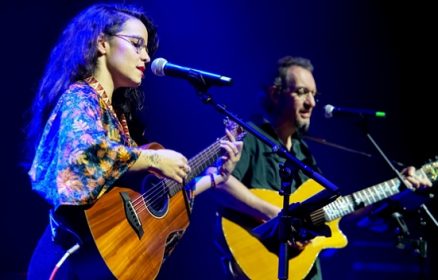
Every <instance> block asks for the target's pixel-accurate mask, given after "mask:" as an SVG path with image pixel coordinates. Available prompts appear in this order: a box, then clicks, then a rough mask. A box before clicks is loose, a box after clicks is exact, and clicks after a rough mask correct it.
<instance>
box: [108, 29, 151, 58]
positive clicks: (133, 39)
mask: <svg viewBox="0 0 438 280" xmlns="http://www.w3.org/2000/svg"><path fill="white" fill-rule="evenodd" d="M111 36H114V37H117V38H120V39H122V40H125V41H127V42H129V43H131V45H132V46H134V48H135V51H136V52H137V53H138V54H140V53H141V50H142V49H145V51H146V53H147V52H148V47H147V46H146V45H145V42H144V39H143V38H141V37H138V36H134V35H124V34H114V35H111Z"/></svg>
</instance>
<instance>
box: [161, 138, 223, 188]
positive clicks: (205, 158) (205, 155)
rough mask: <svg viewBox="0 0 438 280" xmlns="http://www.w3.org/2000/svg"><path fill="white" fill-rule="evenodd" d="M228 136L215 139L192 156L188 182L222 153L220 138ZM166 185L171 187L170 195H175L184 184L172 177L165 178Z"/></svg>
mask: <svg viewBox="0 0 438 280" xmlns="http://www.w3.org/2000/svg"><path fill="white" fill-rule="evenodd" d="M226 139H227V137H226V136H223V137H222V138H220V139H218V140H217V141H215V142H214V143H213V144H211V145H210V146H208V147H207V148H206V149H204V150H203V151H202V152H200V153H199V154H197V155H196V156H194V157H192V158H191V159H190V160H189V166H190V168H191V172H190V174H189V176H188V178H187V180H186V183H188V182H190V181H192V180H193V179H194V178H195V177H197V176H199V174H201V173H202V172H203V171H204V170H205V169H206V168H207V167H209V166H211V165H212V164H213V163H214V162H215V161H216V159H217V157H218V156H219V154H220V150H221V147H220V140H226ZM163 180H164V182H165V184H166V186H168V189H169V195H170V196H174V195H175V194H176V193H178V192H179V191H180V190H181V189H182V188H183V187H184V185H181V184H178V183H177V182H175V181H173V180H170V179H163Z"/></svg>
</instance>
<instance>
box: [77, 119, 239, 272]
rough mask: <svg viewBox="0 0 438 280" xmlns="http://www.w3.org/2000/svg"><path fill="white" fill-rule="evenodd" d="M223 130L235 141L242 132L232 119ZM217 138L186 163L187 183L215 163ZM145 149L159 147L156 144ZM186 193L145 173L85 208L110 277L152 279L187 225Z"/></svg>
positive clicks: (116, 187) (179, 187)
mask: <svg viewBox="0 0 438 280" xmlns="http://www.w3.org/2000/svg"><path fill="white" fill-rule="evenodd" d="M226 126H227V128H228V130H230V132H231V133H232V134H233V135H234V136H235V138H236V139H237V140H241V139H242V138H243V137H244V135H245V133H244V132H242V131H241V129H240V128H239V127H237V126H236V125H235V124H234V123H232V122H231V121H228V123H226ZM221 139H223V140H225V139H227V136H224V137H222V138H221ZM221 139H218V140H217V141H216V142H214V143H213V144H212V145H210V146H209V147H207V148H206V149H204V150H203V151H202V152H200V153H199V154H197V155H196V156H194V157H193V158H191V159H190V160H189V165H190V167H191V172H190V174H189V177H188V179H187V182H190V181H191V180H192V179H193V178H195V177H196V176H198V175H199V174H201V173H202V172H203V171H204V170H205V169H206V168H207V167H209V166H211V165H212V164H213V163H214V162H215V161H216V160H217V158H218V156H219V155H220V152H221V148H220V143H219V140H221ZM149 148H153V149H157V148H162V147H161V146H160V145H159V144H155V145H150V146H149ZM137 190H142V192H141V193H140V192H138V191H137ZM190 195H191V192H190V191H189V190H187V189H186V188H185V187H184V186H183V185H181V184H178V183H177V182H175V181H173V180H170V179H160V178H158V177H156V176H154V175H152V174H148V175H147V176H144V178H142V180H141V182H140V184H139V186H135V187H134V186H114V187H112V188H111V190H110V191H109V192H107V193H105V194H104V195H103V196H102V197H101V198H99V199H98V200H97V201H96V203H95V204H94V205H92V206H91V207H90V208H89V209H87V210H85V216H86V220H87V223H88V226H89V229H90V232H91V235H92V237H93V240H94V242H95V244H96V247H97V249H98V251H99V253H100V255H101V257H102V258H103V260H104V261H105V264H106V265H107V267H108V268H109V270H110V271H111V272H112V274H113V275H114V276H115V277H117V278H118V279H129V280H135V279H154V278H155V277H156V276H157V274H158V272H159V270H160V267H161V264H162V263H163V261H164V260H165V258H166V257H168V256H169V255H170V253H171V251H172V249H173V248H174V247H175V245H176V243H177V242H178V240H179V239H181V237H182V235H183V233H184V231H185V230H186V229H187V227H188V225H189V222H190V212H191V206H190V202H191V201H192V199H193V198H191V197H189V196H190Z"/></svg>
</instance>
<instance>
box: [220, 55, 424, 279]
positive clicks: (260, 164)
mask: <svg viewBox="0 0 438 280" xmlns="http://www.w3.org/2000/svg"><path fill="white" fill-rule="evenodd" d="M312 72H313V66H312V64H311V62H310V61H309V60H308V59H305V58H301V57H291V56H286V57H283V58H281V59H280V60H279V61H278V67H277V73H276V76H275V77H274V79H273V80H272V84H270V85H269V86H268V87H267V88H266V90H265V95H264V102H263V105H264V111H265V112H264V114H263V116H261V117H258V118H256V120H255V121H254V123H255V124H256V126H257V127H258V130H259V131H260V132H261V133H263V134H264V135H265V136H267V137H269V138H271V139H273V140H274V141H275V142H276V143H278V144H280V145H283V146H284V147H285V148H286V149H287V150H288V151H289V152H290V153H292V154H293V155H295V157H297V158H298V159H299V160H301V161H303V162H304V163H305V164H306V165H308V166H310V167H311V168H313V169H315V170H318V168H317V166H316V162H315V159H314V158H313V156H312V154H311V153H310V151H309V148H308V146H307V145H306V143H305V142H304V141H303V139H302V138H301V137H300V136H301V135H302V134H303V133H304V132H306V131H307V130H308V128H309V125H310V118H311V115H312V111H313V109H314V108H315V106H316V98H317V94H318V91H317V86H316V83H315V79H314V77H313V74H312ZM281 162H283V160H282V159H281V158H279V157H278V156H277V155H276V154H275V153H273V152H272V151H271V148H270V147H269V146H267V145H265V144H264V143H263V142H261V141H260V140H258V139H257V138H255V137H254V136H253V135H247V136H246V138H245V140H244V148H243V151H242V156H241V159H240V161H239V162H238V163H237V166H236V168H235V170H234V172H233V173H232V176H231V177H230V178H229V180H228V181H227V182H226V183H225V184H221V185H219V186H218V188H217V190H218V192H219V193H220V194H219V195H217V196H216V197H215V198H217V199H218V203H219V205H220V206H222V207H223V208H224V209H225V210H223V215H229V214H230V210H231V211H234V213H233V214H232V215H231V216H233V217H236V216H237V215H236V213H235V212H236V211H237V212H238V213H243V214H245V215H248V216H250V217H252V218H254V219H255V220H258V221H267V220H269V219H271V218H273V217H276V216H277V215H278V213H279V211H280V208H279V207H278V206H276V205H273V204H271V203H269V202H267V201H265V200H263V199H261V198H259V197H258V196H256V195H254V194H253V193H252V192H251V191H250V189H251V188H262V189H270V190H275V191H278V190H279V188H280V186H281V179H280V176H279V164H280V163H281ZM414 172H415V169H414V168H412V167H410V168H408V169H406V170H405V171H404V174H405V176H406V178H407V180H408V181H409V183H410V184H412V185H413V186H414V187H419V186H422V185H428V186H429V185H431V183H430V182H429V181H428V180H426V179H417V178H415V177H414V176H413V175H414ZM307 179H308V178H307V177H306V176H305V175H304V174H303V173H302V172H301V171H298V172H297V173H296V174H295V177H294V178H293V185H292V192H294V190H296V189H297V188H298V186H300V185H301V184H302V183H304V182H305V181H306V180H307ZM221 211H222V210H221ZM224 242H225V240H224V237H223V235H221V234H220V236H219V237H218V242H217V243H218V245H219V248H220V249H221V251H222V253H223V260H224V265H225V269H226V273H227V275H228V277H229V279H248V277H247V276H245V275H244V273H243V271H242V270H241V269H240V268H239V266H238V265H237V263H236V262H235V261H234V260H233V257H232V255H231V254H230V251H229V249H228V248H227V246H226V244H225V243H224ZM297 246H298V247H300V246H305V245H303V244H301V243H298V245H297ZM298 249H300V248H298ZM248 257H254V258H257V256H248ZM255 263H257V261H255ZM276 277H277V275H272V277H270V278H271V279H275V278H276ZM321 278H322V277H321V271H320V266H319V262H318V261H316V262H315V264H314V265H313V268H312V269H311V270H310V272H309V273H308V274H307V277H306V279H321Z"/></svg>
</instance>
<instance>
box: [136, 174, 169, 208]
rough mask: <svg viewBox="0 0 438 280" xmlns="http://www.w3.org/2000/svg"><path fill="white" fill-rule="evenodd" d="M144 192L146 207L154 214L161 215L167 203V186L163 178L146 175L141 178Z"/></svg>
mask: <svg viewBox="0 0 438 280" xmlns="http://www.w3.org/2000/svg"><path fill="white" fill-rule="evenodd" d="M141 191H142V193H144V194H145V202H146V205H147V208H148V210H149V212H151V214H153V215H154V216H158V217H160V216H163V215H164V214H165V213H166V211H167V208H168V205H169V196H168V191H167V186H166V183H165V181H164V180H162V179H160V178H158V177H156V176H153V175H148V176H146V177H145V178H144V179H143V182H142V186H141Z"/></svg>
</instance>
